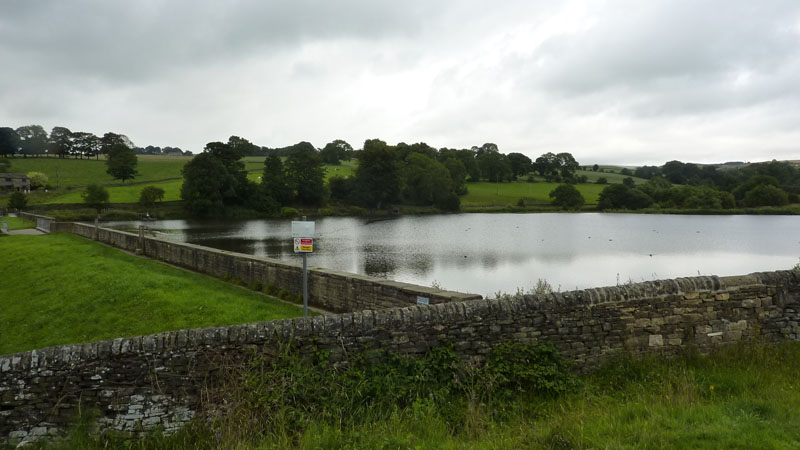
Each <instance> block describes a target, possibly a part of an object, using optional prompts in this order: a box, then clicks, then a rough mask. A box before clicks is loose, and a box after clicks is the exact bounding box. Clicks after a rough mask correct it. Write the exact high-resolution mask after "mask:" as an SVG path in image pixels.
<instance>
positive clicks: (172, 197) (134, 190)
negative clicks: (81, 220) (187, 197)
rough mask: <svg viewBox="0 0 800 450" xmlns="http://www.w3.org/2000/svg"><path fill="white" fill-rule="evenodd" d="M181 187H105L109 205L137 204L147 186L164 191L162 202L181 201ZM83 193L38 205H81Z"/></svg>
mask: <svg viewBox="0 0 800 450" xmlns="http://www.w3.org/2000/svg"><path fill="white" fill-rule="evenodd" d="M181 185H183V180H182V179H177V180H170V181H162V182H157V183H146V184H133V185H127V186H107V187H106V190H108V197H109V201H110V202H111V203H137V202H138V201H139V195H140V194H141V192H142V189H144V188H145V187H147V186H157V187H160V188H161V189H164V199H163V201H165V202H169V201H176V200H180V199H181ZM83 191H84V190H83V189H73V190H71V191H69V192H66V193H63V194H58V195H55V196H50V197H47V199H46V201H44V202H40V203H83V197H81V194H82V193H83ZM32 203H36V202H32Z"/></svg>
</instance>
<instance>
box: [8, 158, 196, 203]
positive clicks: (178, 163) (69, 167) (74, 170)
mask: <svg viewBox="0 0 800 450" xmlns="http://www.w3.org/2000/svg"><path fill="white" fill-rule="evenodd" d="M137 156H138V160H139V163H138V165H137V166H136V170H138V171H139V174H138V175H136V178H134V179H133V180H132V182H135V183H140V182H146V181H150V180H166V179H170V178H180V177H181V169H182V168H183V166H184V165H185V164H186V163H187V162H189V161H191V158H190V157H186V156H180V157H179V156H156V155H137ZM10 161H11V172H17V173H28V172H43V173H44V174H45V175H47V177H48V178H49V180H50V185H51V186H53V187H54V188H55V187H56V185H58V187H59V188H68V187H75V186H87V185H89V184H92V183H97V184H101V185H109V184H120V182H119V180H115V179H114V178H113V177H112V176H111V175H109V174H107V173H106V161H105V159H104V158H103V157H102V156H101V157H100V159H99V160H95V159H71V158H64V159H61V158H11V159H10ZM129 182H131V181H129ZM137 199H138V198H137Z"/></svg>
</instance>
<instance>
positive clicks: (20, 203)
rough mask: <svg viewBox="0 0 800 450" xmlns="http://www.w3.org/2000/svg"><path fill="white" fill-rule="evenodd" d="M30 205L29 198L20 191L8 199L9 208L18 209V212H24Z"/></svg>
mask: <svg viewBox="0 0 800 450" xmlns="http://www.w3.org/2000/svg"><path fill="white" fill-rule="evenodd" d="M27 204H28V197H27V196H25V194H23V193H22V192H20V191H14V192H13V193H12V194H11V196H9V197H8V207H9V208H11V209H16V210H17V211H22V210H23V209H25V206H26V205H27Z"/></svg>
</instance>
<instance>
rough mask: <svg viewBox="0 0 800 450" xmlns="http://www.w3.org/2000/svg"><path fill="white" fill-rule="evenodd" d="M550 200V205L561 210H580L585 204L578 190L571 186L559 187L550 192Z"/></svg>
mask: <svg viewBox="0 0 800 450" xmlns="http://www.w3.org/2000/svg"><path fill="white" fill-rule="evenodd" d="M550 198H552V199H553V200H552V201H551V203H552V204H554V205H556V206H559V207H561V208H562V209H580V208H581V206H583V204H584V203H586V200H585V199H584V198H583V195H581V192H580V191H579V190H578V188H576V187H575V186H573V185H571V184H561V185H559V186H558V187H557V188H555V189H553V190H552V191H550Z"/></svg>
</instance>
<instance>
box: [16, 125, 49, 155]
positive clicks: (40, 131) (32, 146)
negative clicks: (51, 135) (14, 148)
mask: <svg viewBox="0 0 800 450" xmlns="http://www.w3.org/2000/svg"><path fill="white" fill-rule="evenodd" d="M17 136H19V141H20V153H22V156H23V157H27V156H28V155H40V154H42V153H44V152H45V150H47V132H46V131H44V128H42V126H41V125H25V126H24V127H19V128H17Z"/></svg>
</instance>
